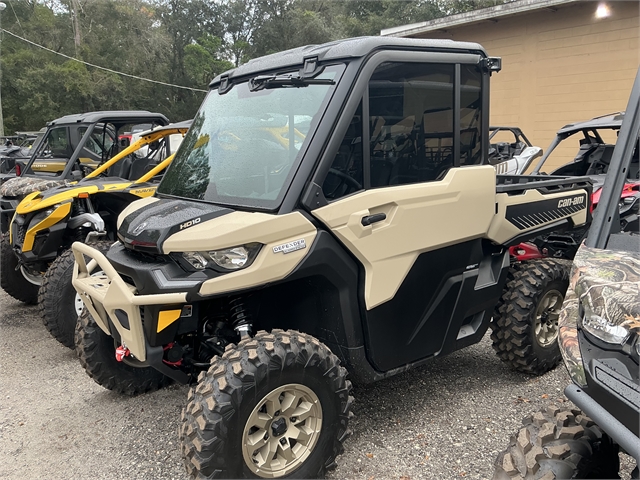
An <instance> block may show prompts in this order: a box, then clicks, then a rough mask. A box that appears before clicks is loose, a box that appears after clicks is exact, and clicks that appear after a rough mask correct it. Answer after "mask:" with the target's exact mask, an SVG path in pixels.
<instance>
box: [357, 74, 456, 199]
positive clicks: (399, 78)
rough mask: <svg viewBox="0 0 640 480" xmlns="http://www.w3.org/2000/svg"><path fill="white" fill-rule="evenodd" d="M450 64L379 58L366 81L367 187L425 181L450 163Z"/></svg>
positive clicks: (444, 170) (451, 150)
mask: <svg viewBox="0 0 640 480" xmlns="http://www.w3.org/2000/svg"><path fill="white" fill-rule="evenodd" d="M453 85H454V66H453V65H442V64H419V63H395V62H388V63H383V64H381V65H380V66H378V68H376V70H375V72H374V73H373V75H372V77H371V80H370V81H369V115H370V117H369V126H370V132H371V139H370V142H371V143H370V152H371V187H383V186H387V185H401V184H408V183H418V182H429V181H434V180H437V179H439V178H441V177H442V176H443V175H444V174H445V173H446V172H447V170H449V168H451V167H452V166H453V164H454V155H453V106H454V101H453V98H454V97H453V95H454V88H453Z"/></svg>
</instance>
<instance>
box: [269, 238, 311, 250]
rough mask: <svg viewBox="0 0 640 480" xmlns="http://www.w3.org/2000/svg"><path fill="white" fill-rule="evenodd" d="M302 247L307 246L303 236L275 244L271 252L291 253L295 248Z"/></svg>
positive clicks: (299, 248)
mask: <svg viewBox="0 0 640 480" xmlns="http://www.w3.org/2000/svg"><path fill="white" fill-rule="evenodd" d="M303 248H307V244H306V242H305V241H304V238H301V239H300V240H295V241H293V242H289V243H283V244H282V245H276V246H275V247H273V253H280V252H282V253H291V252H295V251H296V250H302V249H303Z"/></svg>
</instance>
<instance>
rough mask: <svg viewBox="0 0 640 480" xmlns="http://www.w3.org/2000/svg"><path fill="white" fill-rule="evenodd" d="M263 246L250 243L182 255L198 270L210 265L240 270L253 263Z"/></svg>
mask: <svg viewBox="0 0 640 480" xmlns="http://www.w3.org/2000/svg"><path fill="white" fill-rule="evenodd" d="M261 247H262V244H260V243H249V244H247V245H240V246H237V247H231V248H224V249H222V250H212V251H209V252H184V253H182V257H183V258H184V259H185V260H186V261H187V262H189V264H190V265H191V266H192V267H193V268H195V269H197V270H203V269H205V268H207V267H208V266H212V267H213V268H215V267H216V266H217V267H219V268H221V269H223V270H240V269H241V268H246V267H248V266H249V265H251V264H252V263H253V261H254V260H255V258H256V256H257V255H258V252H259V251H260V248H261Z"/></svg>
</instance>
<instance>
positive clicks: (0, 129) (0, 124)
mask: <svg viewBox="0 0 640 480" xmlns="http://www.w3.org/2000/svg"><path fill="white" fill-rule="evenodd" d="M5 8H7V4H6V3H4V2H0V46H1V45H2V11H3V10H4V9H5ZM1 92H2V55H1V54H0V137H4V117H3V116H2V94H1Z"/></svg>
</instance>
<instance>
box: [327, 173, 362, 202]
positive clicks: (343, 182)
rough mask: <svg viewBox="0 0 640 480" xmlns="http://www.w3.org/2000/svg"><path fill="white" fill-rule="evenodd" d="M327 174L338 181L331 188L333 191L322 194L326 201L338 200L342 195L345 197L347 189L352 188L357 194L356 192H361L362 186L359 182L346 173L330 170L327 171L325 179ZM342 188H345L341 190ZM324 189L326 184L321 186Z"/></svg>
mask: <svg viewBox="0 0 640 480" xmlns="http://www.w3.org/2000/svg"><path fill="white" fill-rule="evenodd" d="M329 174H331V175H334V176H336V177H338V179H339V180H340V181H339V182H338V184H337V185H336V186H335V187H333V189H331V191H325V192H324V195H325V197H326V198H328V199H334V198H339V197H342V196H343V195H346V194H347V193H348V190H349V187H351V188H353V189H354V190H353V191H354V192H357V191H358V190H362V185H360V182H358V181H357V180H356V179H355V178H352V177H350V176H349V175H347V174H346V173H344V172H341V171H340V170H337V169H335V168H330V169H329V171H328V172H327V178H329ZM325 182H326V179H325ZM343 187H346V188H343ZM325 188H326V183H325V185H324V186H323V189H325Z"/></svg>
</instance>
